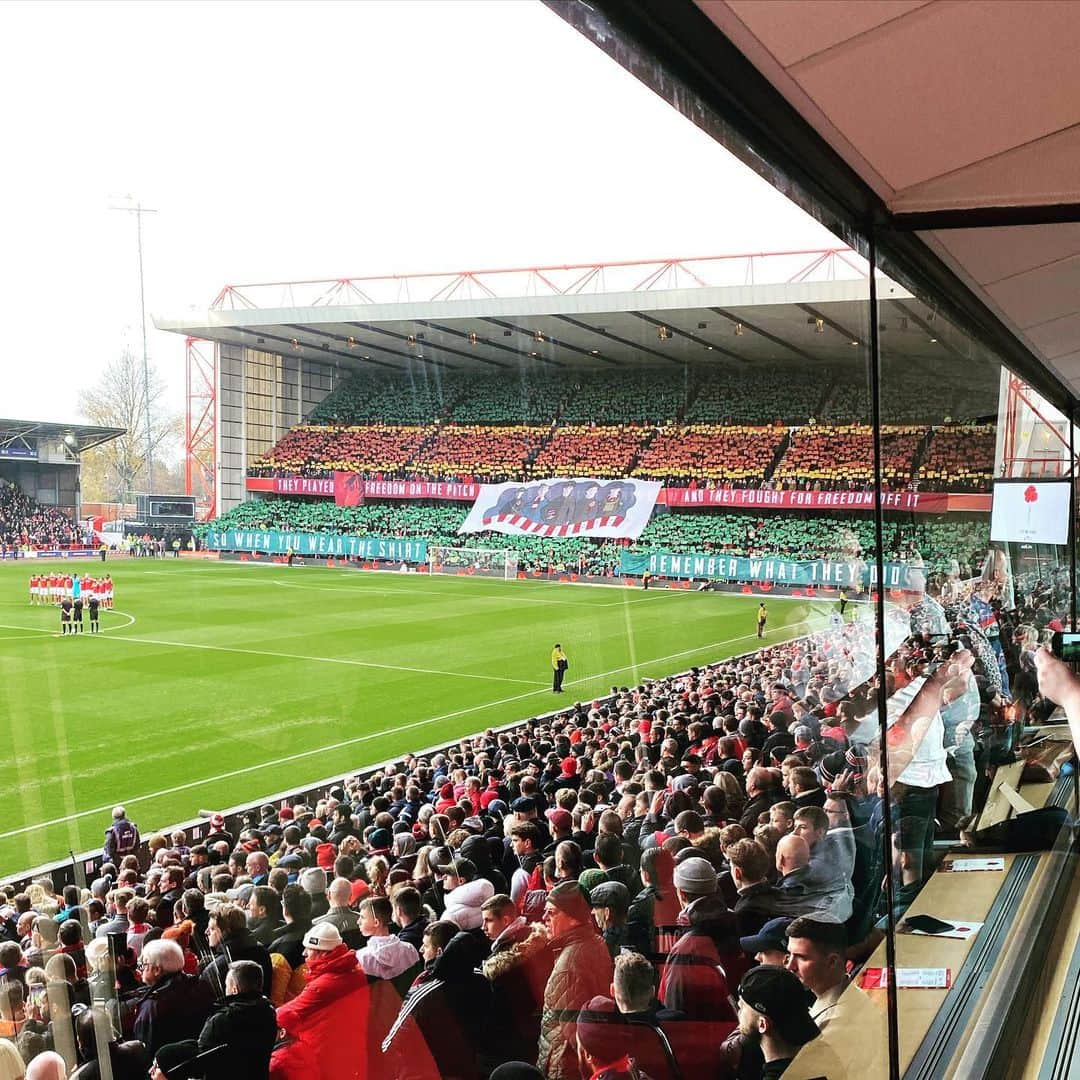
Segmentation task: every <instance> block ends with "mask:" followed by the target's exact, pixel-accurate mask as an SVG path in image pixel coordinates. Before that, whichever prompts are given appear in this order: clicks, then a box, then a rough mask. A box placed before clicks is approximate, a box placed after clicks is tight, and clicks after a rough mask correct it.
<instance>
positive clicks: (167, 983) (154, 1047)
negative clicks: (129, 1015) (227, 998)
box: [134, 941, 213, 1055]
mask: <svg viewBox="0 0 1080 1080" xmlns="http://www.w3.org/2000/svg"><path fill="white" fill-rule="evenodd" d="M139 967H141V968H142V972H143V982H144V983H145V985H146V987H147V992H146V993H145V994H144V996H143V997H142V999H141V1001H140V1002H139V1005H138V1009H137V1011H136V1013H135V1025H134V1031H135V1038H137V1039H138V1040H139V1041H140V1042H141V1043H142V1044H143V1045H144V1046H145V1047H146V1049H147V1051H148V1052H149V1053H150V1054H152V1055H153V1054H156V1053H157V1051H158V1049H159V1048H160V1047H162V1046H164V1045H165V1044H166V1043H174V1042H180V1041H181V1040H183V1039H194V1038H196V1037H197V1036H198V1034H199V1032H200V1031H201V1030H202V1026H203V1023H204V1021H205V1020H206V1017H207V1016H208V1015H209V1012H210V1006H211V1004H212V1002H213V993H212V991H211V990H210V988H209V986H207V984H206V983H203V982H200V981H199V979H197V978H195V977H194V976H193V975H185V974H184V971H183V967H184V952H183V950H182V949H181V948H180V946H179V945H177V944H176V942H175V941H149V942H147V943H146V944H145V945H143V950H142V959H141V960H140V961H139Z"/></svg>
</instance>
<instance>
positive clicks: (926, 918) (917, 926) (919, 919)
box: [905, 915, 956, 934]
mask: <svg viewBox="0 0 1080 1080" xmlns="http://www.w3.org/2000/svg"><path fill="white" fill-rule="evenodd" d="M905 922H906V923H907V924H908V926H910V927H911V928H912V929H913V930H921V931H922V932H923V933H924V934H945V933H948V931H950V930H955V929H956V927H955V926H954V925H953V924H952V923H948V922H945V921H944V920H943V919H935V918H934V916H933V915H911V916H909V917H908V918H907V919H906V920H905Z"/></svg>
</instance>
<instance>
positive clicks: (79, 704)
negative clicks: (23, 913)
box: [0, 558, 824, 880]
mask: <svg viewBox="0 0 1080 1080" xmlns="http://www.w3.org/2000/svg"><path fill="white" fill-rule="evenodd" d="M47 565H49V564H45V563H32V562H19V563H17V564H12V563H4V564H0V740H3V745H4V746H5V747H6V753H4V754H3V755H2V757H0V790H3V791H5V792H6V793H7V796H6V805H7V808H8V809H7V813H6V815H5V818H4V821H3V822H0V880H3V878H4V877H10V876H13V875H14V874H16V873H18V872H20V871H22V870H24V869H27V868H29V867H33V866H37V865H40V864H42V863H44V862H46V861H49V860H52V859H58V858H63V857H65V856H66V855H67V853H68V851H69V850H73V851H75V852H77V853H81V852H84V851H89V850H92V849H95V848H97V847H98V845H99V844H100V843H101V839H102V836H103V831H104V828H105V826H106V825H107V824H108V819H109V810H110V808H111V807H112V806H113V804H115V803H123V804H125V805H126V806H127V807H128V808H129V813H130V815H131V816H132V818H133V819H134V820H135V821H137V822H138V824H139V826H140V828H141V829H142V831H143V835H144V836H145V835H147V834H148V833H149V832H151V831H153V830H155V829H158V828H161V827H163V826H166V825H168V824H171V823H174V822H178V821H184V820H188V819H190V818H193V817H195V816H197V812H198V810H199V809H202V808H206V809H214V810H217V809H224V808H227V807H231V806H235V805H238V804H241V803H244V802H248V801H255V800H258V799H259V798H261V797H262V796H266V795H270V794H273V793H275V792H279V791H284V790H287V789H289V788H290V787H291V786H293V785H299V784H304V783H308V782H311V781H315V780H319V779H323V778H325V777H330V776H335V775H345V774H347V773H348V772H350V771H352V770H356V769H360V768H362V767H364V766H366V765H371V764H374V763H378V762H380V761H384V760H386V759H388V758H391V757H394V756H395V755H401V754H404V753H406V752H408V751H411V750H419V749H422V748H425V747H430V746H435V745H439V744H441V743H444V742H447V741H449V740H453V739H456V738H458V737H461V736H464V735H468V734H471V733H472V732H475V731H480V730H483V729H484V728H486V727H489V726H496V725H499V724H507V723H510V722H512V721H515V720H521V719H525V718H528V717H531V716H538V715H541V714H543V713H546V712H548V711H550V710H551V709H553V708H554V707H556V705H560V706H563V707H565V705H566V704H567V703H570V702H573V701H575V700H590V699H591V698H593V697H595V696H597V695H599V694H601V693H603V692H605V691H607V690H609V689H610V687H611V686H612V685H614V684H619V685H623V684H629V683H633V682H634V681H636V680H639V679H641V678H646V677H657V676H661V675H665V674H670V673H673V672H678V671H684V670H686V669H687V668H688V667H691V666H693V665H694V664H703V663H706V662H708V661H711V660H716V659H719V658H722V657H725V656H731V655H735V654H737V653H740V652H746V651H748V650H749V649H751V648H753V646H754V645H755V644H756V638H755V610H756V606H757V598H754V597H749V596H733V595H725V594H719V593H699V592H694V591H688V590H679V591H670V592H669V591H665V590H660V589H656V590H650V591H649V592H644V591H642V590H641V589H640V588H635V589H631V588H619V587H614V588H589V587H583V586H575V585H553V584H549V583H541V582H528V581H515V582H503V581H496V580H490V579H474V578H457V577H431V578H429V577H428V576H427V575H424V574H408V575H406V574H401V575H398V574H390V573H385V574H374V573H363V572H359V571H355V570H330V569H326V568H323V567H313V566H308V567H293V568H291V569H289V568H286V567H284V566H280V565H270V566H268V565H266V564H246V563H227V562H222V563H217V562H203V561H196V560H188V559H179V560H173V559H171V558H169V559H165V560H131V561H125V560H116V561H114V562H111V563H110V565H109V570H110V571H111V572H112V574H113V578H114V580H115V582H116V608H115V610H113V611H106V612H103V614H102V631H103V632H102V633H101V634H99V635H98V636H96V637H92V636H91V635H90V634H89V633H85V632H84V633H83V635H82V636H81V637H75V638H70V637H60V636H59V615H58V613H57V611H56V609H54V608H47V607H33V606H31V605H30V603H29V599H28V588H27V581H28V578H29V575H30V573H31V572H32V571H33V570H34V569H35V568H42V567H45V566H47ZM53 565H58V564H53ZM63 565H64V566H65V567H66V568H68V569H75V570H83V571H86V572H90V573H94V572H95V571H96V570H98V569H99V564H97V563H94V564H91V563H89V562H88V563H85V564H74V563H65V564H63ZM769 607H770V611H769V628H768V634H767V638H768V639H769V640H773V641H775V640H779V639H782V638H786V637H792V636H795V635H798V634H800V633H804V632H806V630H807V629H809V628H810V627H811V626H812V625H820V623H821V622H822V621H824V618H823V615H822V606H821V605H820V604H818V605H814V604H812V603H810V602H807V601H799V600H782V599H775V600H771V601H770V602H769ZM87 628H88V626H87ZM556 641H559V642H561V643H562V645H563V647H564V648H565V650H566V652H567V655H568V657H569V659H570V669H569V672H568V673H567V679H566V684H565V688H566V691H567V692H566V693H565V694H564V695H562V696H561V697H556V696H554V695H553V694H552V693H551V669H550V663H549V654H550V651H551V647H552V644H553V643H554V642H556Z"/></svg>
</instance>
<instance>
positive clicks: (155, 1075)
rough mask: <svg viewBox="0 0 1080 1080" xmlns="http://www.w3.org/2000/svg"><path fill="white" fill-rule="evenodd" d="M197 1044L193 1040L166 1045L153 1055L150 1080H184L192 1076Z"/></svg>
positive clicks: (197, 1048) (197, 1050) (197, 1053)
mask: <svg viewBox="0 0 1080 1080" xmlns="http://www.w3.org/2000/svg"><path fill="white" fill-rule="evenodd" d="M198 1055H199V1044H198V1043H197V1042H196V1041H195V1040H194V1039H184V1040H183V1041H182V1042H174V1043H166V1044H165V1045H164V1046H162V1047H160V1048H159V1050H158V1052H157V1053H156V1054H155V1055H154V1061H153V1064H152V1065H151V1066H150V1080H184V1078H186V1077H189V1076H191V1075H192V1073H191V1071H190V1070H191V1069H193V1068H194V1067H195V1058H196V1057H198Z"/></svg>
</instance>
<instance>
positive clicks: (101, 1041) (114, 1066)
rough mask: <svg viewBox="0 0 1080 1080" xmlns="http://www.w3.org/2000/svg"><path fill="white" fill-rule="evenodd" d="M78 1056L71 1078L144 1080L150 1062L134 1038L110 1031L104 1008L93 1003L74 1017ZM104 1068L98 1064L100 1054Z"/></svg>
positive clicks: (77, 1079) (110, 1025)
mask: <svg viewBox="0 0 1080 1080" xmlns="http://www.w3.org/2000/svg"><path fill="white" fill-rule="evenodd" d="M75 1036H76V1039H77V1041H78V1046H79V1060H80V1061H81V1062H82V1063H83V1064H82V1065H81V1066H80V1067H79V1068H78V1069H76V1070H75V1072H73V1073H72V1074H71V1080H102V1077H103V1076H109V1077H111V1078H112V1080H145V1077H146V1074H147V1070H148V1068H149V1065H150V1058H149V1057H148V1056H147V1053H146V1048H145V1047H144V1046H143V1044H142V1043H141V1042H139V1041H138V1040H137V1039H128V1040H124V1039H121V1038H118V1037H117V1036H116V1035H115V1034H114V1028H113V1024H112V1020H111V1019H110V1017H109V1014H108V1012H107V1011H106V1010H105V1009H103V1008H101V1007H100V1006H97V1005H95V1006H94V1007H93V1008H90V1009H85V1010H84V1011H83V1012H81V1013H80V1014H79V1015H78V1017H76V1019H75ZM103 1057H107V1058H108V1062H109V1064H108V1068H107V1070H106V1069H103V1068H102V1058H103Z"/></svg>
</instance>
